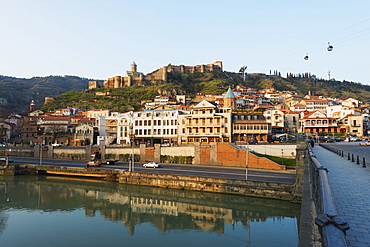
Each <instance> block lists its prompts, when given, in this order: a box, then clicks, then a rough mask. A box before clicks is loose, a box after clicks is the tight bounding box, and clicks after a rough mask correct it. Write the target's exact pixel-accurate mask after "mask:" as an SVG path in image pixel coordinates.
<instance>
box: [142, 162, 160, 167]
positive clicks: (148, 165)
mask: <svg viewBox="0 0 370 247" xmlns="http://www.w3.org/2000/svg"><path fill="white" fill-rule="evenodd" d="M143 166H144V167H145V168H148V167H151V168H159V167H161V164H158V163H156V162H149V163H146V164H143Z"/></svg>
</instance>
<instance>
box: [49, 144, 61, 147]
mask: <svg viewBox="0 0 370 247" xmlns="http://www.w3.org/2000/svg"><path fill="white" fill-rule="evenodd" d="M51 145H52V146H53V147H61V146H62V144H59V143H53V144H51Z"/></svg>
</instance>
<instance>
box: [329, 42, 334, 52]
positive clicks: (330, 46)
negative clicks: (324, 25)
mask: <svg viewBox="0 0 370 247" xmlns="http://www.w3.org/2000/svg"><path fill="white" fill-rule="evenodd" d="M332 50H333V46H332V45H331V44H330V42H328V51H332Z"/></svg>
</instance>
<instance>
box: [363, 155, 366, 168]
mask: <svg viewBox="0 0 370 247" xmlns="http://www.w3.org/2000/svg"><path fill="white" fill-rule="evenodd" d="M362 167H363V168H366V162H365V157H363V158H362Z"/></svg>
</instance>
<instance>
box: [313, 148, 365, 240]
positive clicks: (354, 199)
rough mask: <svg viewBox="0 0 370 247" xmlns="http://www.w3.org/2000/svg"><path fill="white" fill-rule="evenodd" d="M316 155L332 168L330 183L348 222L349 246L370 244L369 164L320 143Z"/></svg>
mask: <svg viewBox="0 0 370 247" xmlns="http://www.w3.org/2000/svg"><path fill="white" fill-rule="evenodd" d="M313 152H314V155H315V156H316V157H317V159H318V160H319V162H320V163H321V165H323V166H324V167H327V168H328V170H329V173H328V176H329V183H330V185H331V189H332V192H333V194H334V198H335V201H336V205H337V210H338V216H340V217H343V218H344V219H345V220H347V222H348V223H349V226H350V229H349V230H348V231H347V239H348V241H349V246H353V247H362V246H366V247H370V167H369V166H370V164H367V168H363V167H362V161H361V164H360V165H356V162H351V160H348V157H341V156H339V155H336V154H335V153H333V152H330V151H329V150H326V149H324V148H323V147H320V146H318V145H315V147H314V148H313Z"/></svg>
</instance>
